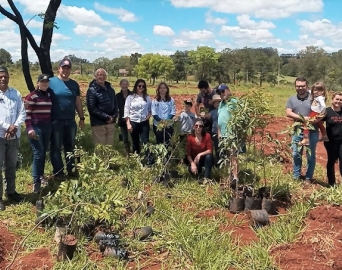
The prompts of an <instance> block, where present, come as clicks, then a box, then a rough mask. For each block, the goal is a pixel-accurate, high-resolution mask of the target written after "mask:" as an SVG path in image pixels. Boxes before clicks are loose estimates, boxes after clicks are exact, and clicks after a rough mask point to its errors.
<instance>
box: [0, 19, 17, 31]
mask: <svg viewBox="0 0 342 270" xmlns="http://www.w3.org/2000/svg"><path fill="white" fill-rule="evenodd" d="M16 27H17V24H16V23H15V22H13V21H12V20H10V19H8V18H4V19H2V20H0V29H7V30H8V29H14V28H16Z"/></svg>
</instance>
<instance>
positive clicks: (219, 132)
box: [217, 125, 221, 139]
mask: <svg viewBox="0 0 342 270" xmlns="http://www.w3.org/2000/svg"><path fill="white" fill-rule="evenodd" d="M217 138H218V139H220V138H221V129H220V126H219V125H217Z"/></svg>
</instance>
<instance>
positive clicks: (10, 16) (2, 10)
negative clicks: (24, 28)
mask: <svg viewBox="0 0 342 270" xmlns="http://www.w3.org/2000/svg"><path fill="white" fill-rule="evenodd" d="M0 13H2V14H3V15H4V16H6V17H7V18H9V19H10V20H12V21H14V22H15V23H18V20H17V17H16V16H14V15H13V14H11V13H10V12H8V11H7V10H6V9H4V7H3V6H2V5H0Z"/></svg>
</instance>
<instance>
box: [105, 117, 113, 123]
mask: <svg viewBox="0 0 342 270" xmlns="http://www.w3.org/2000/svg"><path fill="white" fill-rule="evenodd" d="M106 123H107V124H111V123H114V118H113V117H112V116H110V118H109V120H108V121H107V122H106Z"/></svg>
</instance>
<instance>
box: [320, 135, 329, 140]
mask: <svg viewBox="0 0 342 270" xmlns="http://www.w3.org/2000/svg"><path fill="white" fill-rule="evenodd" d="M319 141H320V142H328V141H329V138H328V136H327V135H322V137H321V138H320V139H319Z"/></svg>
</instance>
